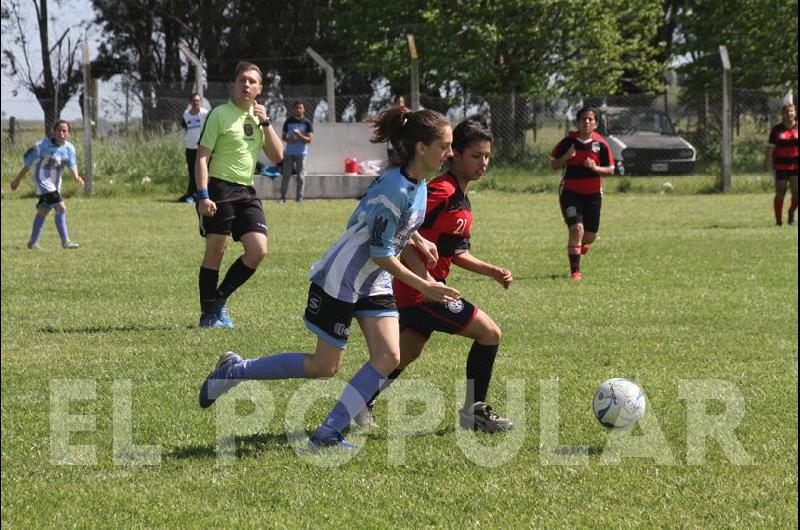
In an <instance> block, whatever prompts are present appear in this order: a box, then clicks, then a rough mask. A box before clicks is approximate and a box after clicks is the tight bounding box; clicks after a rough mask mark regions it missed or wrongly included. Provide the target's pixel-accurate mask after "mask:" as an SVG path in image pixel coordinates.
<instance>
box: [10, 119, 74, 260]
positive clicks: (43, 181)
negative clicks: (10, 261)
mask: <svg viewBox="0 0 800 530" xmlns="http://www.w3.org/2000/svg"><path fill="white" fill-rule="evenodd" d="M69 133H70V125H69V122H67V121H64V120H59V121H57V122H56V123H55V125H53V136H52V138H44V139H42V140H39V141H38V142H36V145H34V146H33V147H31V148H30V149H28V150H27V151H25V154H24V155H23V157H22V160H23V163H24V164H25V167H23V168H22V170H21V171H20V172H19V174H18V175H17V176H16V178H14V180H12V181H11V189H12V190H16V189H17V187H18V186H19V183H20V181H21V180H22V177H24V176H25V175H26V174H27V173H28V171H30V169H31V167H32V168H33V185H34V193H35V194H36V196H37V197H38V198H39V200H38V202H37V203H36V215H35V216H34V218H33V229H32V230H31V237H30V238H29V239H28V248H29V249H31V250H34V249H38V248H39V237H40V236H41V235H42V228H43V227H44V222H45V220H46V219H47V214H49V213H50V210H53V209H54V210H55V211H56V229H58V234H59V235H60V236H61V248H64V249H67V250H74V249H76V248H78V247H80V245H78V244H77V243H74V242H72V241H71V240H70V238H69V231H68V230H67V206H66V204H64V199H63V198H61V172H62V170H63V169H64V168H65V167H66V168H67V169H69V170H70V172H71V173H72V176H73V178H74V179H75V182H77V183H78V184H79V185H81V186H83V179H82V178H81V176H80V175H79V174H78V158H77V156H76V155H75V146H74V145H72V144H71V143H70V142H69V141H68V139H69Z"/></svg>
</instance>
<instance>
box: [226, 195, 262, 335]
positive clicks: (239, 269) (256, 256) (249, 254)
mask: <svg viewBox="0 0 800 530" xmlns="http://www.w3.org/2000/svg"><path fill="white" fill-rule="evenodd" d="M233 210H234V218H233V221H232V225H231V235H232V236H233V240H234V241H241V242H242V245H243V246H244V254H242V255H241V256H239V257H238V258H237V259H236V261H234V262H233V264H231V266H230V268H228V271H227V272H226V273H225V277H224V278H223V280H222V282H221V283H220V284H219V287H218V288H217V298H216V300H215V302H214V311H215V312H216V314H217V318H218V319H219V321H220V322H222V323H223V325H224V326H225V327H227V328H233V321H232V320H231V318H230V316H229V315H228V297H230V296H231V295H232V294H233V293H234V291H236V290H237V289H238V288H239V287H241V286H242V285H244V283H245V282H246V281H247V280H249V279H250V277H251V276H253V274H255V272H256V269H257V268H258V265H259V264H260V263H261V262H262V261H263V260H264V258H265V257H266V255H267V221H266V218H265V217H264V210H263V208H262V207H261V201H259V200H258V199H256V198H253V199H251V200H246V201H242V202H240V203H237V204H235V205H233Z"/></svg>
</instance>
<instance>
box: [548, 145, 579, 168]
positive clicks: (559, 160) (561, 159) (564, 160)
mask: <svg viewBox="0 0 800 530" xmlns="http://www.w3.org/2000/svg"><path fill="white" fill-rule="evenodd" d="M575 153H576V151H575V146H574V145H570V146H569V147H567V143H566V141H564V140H562V141H561V143H559V144H558V145H557V146H556V147H555V149H553V161H552V162H551V163H550V167H551V168H553V169H554V170H556V171H557V170H559V169H562V168H563V167H564V166H566V165H567V164H569V161H570V160H572V159H573V158H574V157H575Z"/></svg>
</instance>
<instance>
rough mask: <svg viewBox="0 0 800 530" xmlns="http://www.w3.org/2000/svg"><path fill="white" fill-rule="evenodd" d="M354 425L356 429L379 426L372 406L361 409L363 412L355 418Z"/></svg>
mask: <svg viewBox="0 0 800 530" xmlns="http://www.w3.org/2000/svg"><path fill="white" fill-rule="evenodd" d="M352 423H353V425H355V426H356V427H361V428H365V427H371V428H375V427H377V426H378V422H376V421H375V417H374V416H373V415H372V407H371V406H370V405H367V406H366V407H364V408H363V409H361V411H360V412H359V413H358V414H356V415H355V416H354V417H353V421H352Z"/></svg>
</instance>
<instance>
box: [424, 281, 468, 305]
mask: <svg viewBox="0 0 800 530" xmlns="http://www.w3.org/2000/svg"><path fill="white" fill-rule="evenodd" d="M420 292H421V293H422V296H423V297H424V298H425V299H426V300H431V301H433V302H441V303H446V302H452V301H454V300H458V299H459V298H461V293H459V292H458V290H456V289H453V288H452V287H448V286H447V285H445V284H443V283H442V282H437V281H427V282H425V287H423V288H422V289H421V290H420Z"/></svg>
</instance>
